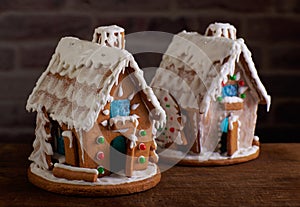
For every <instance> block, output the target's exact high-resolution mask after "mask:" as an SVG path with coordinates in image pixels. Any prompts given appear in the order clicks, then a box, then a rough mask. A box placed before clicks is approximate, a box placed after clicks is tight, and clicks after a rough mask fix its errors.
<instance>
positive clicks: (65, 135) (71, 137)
mask: <svg viewBox="0 0 300 207" xmlns="http://www.w3.org/2000/svg"><path fill="white" fill-rule="evenodd" d="M61 135H62V136H64V137H67V138H68V139H69V141H70V145H69V148H72V144H73V136H72V131H63V132H62V134H61Z"/></svg>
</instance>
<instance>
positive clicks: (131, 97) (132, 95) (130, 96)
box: [128, 93, 135, 101]
mask: <svg viewBox="0 0 300 207" xmlns="http://www.w3.org/2000/svg"><path fill="white" fill-rule="evenodd" d="M134 94H135V93H132V94H130V95H129V96H128V100H130V101H131V100H132V99H133V97H134Z"/></svg>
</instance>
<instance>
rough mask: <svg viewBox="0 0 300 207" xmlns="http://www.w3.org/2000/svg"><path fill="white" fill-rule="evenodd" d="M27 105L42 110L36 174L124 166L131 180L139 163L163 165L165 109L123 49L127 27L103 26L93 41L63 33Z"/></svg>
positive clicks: (94, 172)
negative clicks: (160, 147) (160, 135)
mask: <svg viewBox="0 0 300 207" xmlns="http://www.w3.org/2000/svg"><path fill="white" fill-rule="evenodd" d="M26 108H27V110H29V111H37V122H36V124H37V126H36V139H35V141H34V151H33V152H32V154H31V155H30V157H29V159H30V160H31V161H33V163H32V165H31V168H30V171H31V173H33V174H36V175H38V176H41V177H43V176H46V177H47V176H48V179H50V178H51V179H54V177H57V178H58V180H54V182H63V181H61V180H59V178H63V179H67V180H84V181H85V182H94V183H97V182H101V180H99V179H98V178H102V177H105V176H109V175H110V174H111V173H118V172H119V171H122V173H121V174H123V175H125V177H127V179H125V181H126V183H129V182H130V180H128V179H129V178H130V177H134V175H135V172H137V171H139V172H142V171H145V170H146V171H147V169H149V168H150V167H151V169H154V170H155V172H154V174H156V173H158V172H159V171H158V168H157V167H156V165H155V164H154V163H155V162H157V161H158V156H157V154H156V153H155V150H156V142H155V135H154V134H155V133H154V132H155V131H156V128H159V127H161V126H162V125H163V124H164V122H165V116H166V115H165V112H164V110H163V109H162V107H161V106H160V104H159V102H158V100H157V98H156V96H155V95H154V93H153V91H152V89H151V88H150V87H149V86H148V85H147V84H146V82H145V80H144V78H143V71H142V70H141V69H140V68H139V66H138V64H137V63H136V62H135V60H134V58H133V56H132V55H131V54H130V53H129V52H128V51H126V50H125V49H124V30H123V28H120V27H118V26H108V27H99V28H97V29H96V30H95V33H94V36H93V41H92V42H90V41H83V40H80V39H78V38H74V37H65V38H62V39H61V40H60V42H59V43H58V45H57V48H56V50H55V53H54V54H53V56H52V59H51V61H50V63H49V65H48V68H47V69H46V71H45V72H44V73H43V74H42V76H41V77H40V78H39V80H38V82H37V84H36V86H35V88H34V89H33V92H32V93H31V95H30V96H29V99H28V102H27V106H26ZM42 171H43V172H42ZM150 174H151V173H150ZM150 174H149V172H146V173H145V176H149V175H150ZM53 175H54V177H53ZM140 175H141V176H140V178H139V179H143V174H141V173H140ZM43 178H45V177H43ZM45 179H46V178H45ZM114 182H115V181H112V183H110V182H108V181H106V184H107V185H109V184H113V185H116V183H114ZM103 183H105V182H104V181H103V182H102V184H101V185H104V184H103ZM156 183H157V182H156ZM72 184H74V183H72ZM121 184H122V182H121ZM95 185H96V184H95ZM99 185H100V184H99ZM146 188H147V187H143V188H142V189H146ZM128 191H129V192H130V190H128V189H127V191H126V192H128ZM114 192H115V191H113V193H114ZM75 194H76V193H75Z"/></svg>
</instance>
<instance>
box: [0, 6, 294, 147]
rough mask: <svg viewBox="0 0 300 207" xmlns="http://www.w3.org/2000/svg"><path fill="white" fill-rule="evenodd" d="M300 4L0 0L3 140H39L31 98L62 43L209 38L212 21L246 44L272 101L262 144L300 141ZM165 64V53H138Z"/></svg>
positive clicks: (261, 119) (262, 121)
mask: <svg viewBox="0 0 300 207" xmlns="http://www.w3.org/2000/svg"><path fill="white" fill-rule="evenodd" d="M299 11H300V2H299V1H297V0H244V1H240V0H231V1H227V0H201V1H198V0H184V1H183V0H177V1H175V0H174V1H171V0H164V1H163V0H151V1H142V0H107V1H96V0H95V1H93V0H39V1H38V0H0V74H1V75H0V114H1V118H0V140H1V141H19V142H31V141H32V140H33V133H34V126H33V124H34V114H33V113H31V114H30V113H27V112H26V111H25V109H24V108H25V103H26V99H27V97H28V95H29V93H30V92H31V90H32V88H33V86H34V84H35V82H36V80H37V78H38V77H39V76H40V75H41V73H42V72H43V70H44V69H45V68H46V66H47V64H48V62H49V60H50V58H51V54H52V53H53V51H54V48H55V46H56V45H57V42H58V41H59V39H60V38H61V37H62V36H67V35H72V36H77V37H79V38H83V39H91V36H92V33H93V29H94V27H96V26H99V25H108V24H118V25H120V26H122V27H124V28H125V29H126V33H127V34H129V33H133V32H139V31H144V30H158V31H164V32H171V33H177V32H179V31H181V30H183V29H186V30H189V31H198V32H199V33H204V31H205V28H206V27H207V26H208V24H209V23H212V22H215V21H219V22H230V23H232V24H234V25H235V26H236V28H237V29H238V36H239V37H243V38H244V39H245V40H246V43H247V45H248V46H249V48H250V50H251V51H252V53H253V57H254V60H255V63H256V66H257V68H258V70H259V74H260V76H261V79H262V81H263V83H264V84H265V86H266V88H267V90H268V91H269V93H270V94H271V95H272V101H273V103H272V106H271V111H270V113H266V112H265V107H260V108H259V116H258V126H257V134H258V135H259V136H260V138H261V141H262V142H293V141H294V142H299V141H300V137H299V135H298V134H297V133H296V132H297V129H299V127H300V121H299V119H297V118H298V116H299V115H300V107H299V104H300V91H299V90H297V89H298V88H299V86H297V84H298V81H299V80H300V79H299V77H300V61H299V59H300V55H299V54H300V53H299V49H300V38H299V37H300V27H299V25H300V14H299ZM136 58H137V61H138V62H139V64H140V65H141V66H144V67H148V66H157V65H158V64H159V61H160V55H157V54H144V55H137V57H136Z"/></svg>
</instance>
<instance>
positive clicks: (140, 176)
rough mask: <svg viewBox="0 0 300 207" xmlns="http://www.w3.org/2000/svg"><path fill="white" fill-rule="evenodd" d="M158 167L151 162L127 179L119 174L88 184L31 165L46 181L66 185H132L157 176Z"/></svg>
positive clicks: (33, 171) (121, 173) (35, 172)
mask: <svg viewBox="0 0 300 207" xmlns="http://www.w3.org/2000/svg"><path fill="white" fill-rule="evenodd" d="M157 169H158V168H157V165H156V164H154V163H151V162H149V163H148V167H147V169H145V170H141V171H133V174H132V176H131V177H126V176H125V174H124V172H119V173H118V174H111V175H110V176H104V177H102V178H98V179H97V181H96V182H87V181H83V180H67V179H64V178H57V177H55V176H54V175H53V174H52V171H49V170H43V169H41V168H39V167H38V166H37V165H36V164H35V163H31V165H30V170H31V172H32V173H34V174H35V175H38V176H40V177H42V178H44V179H46V180H49V181H53V182H56V183H65V184H75V185H89V186H95V185H120V184H124V183H132V182H137V181H142V180H145V179H148V178H150V177H153V176H154V175H156V174H157V172H158V171H157Z"/></svg>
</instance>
